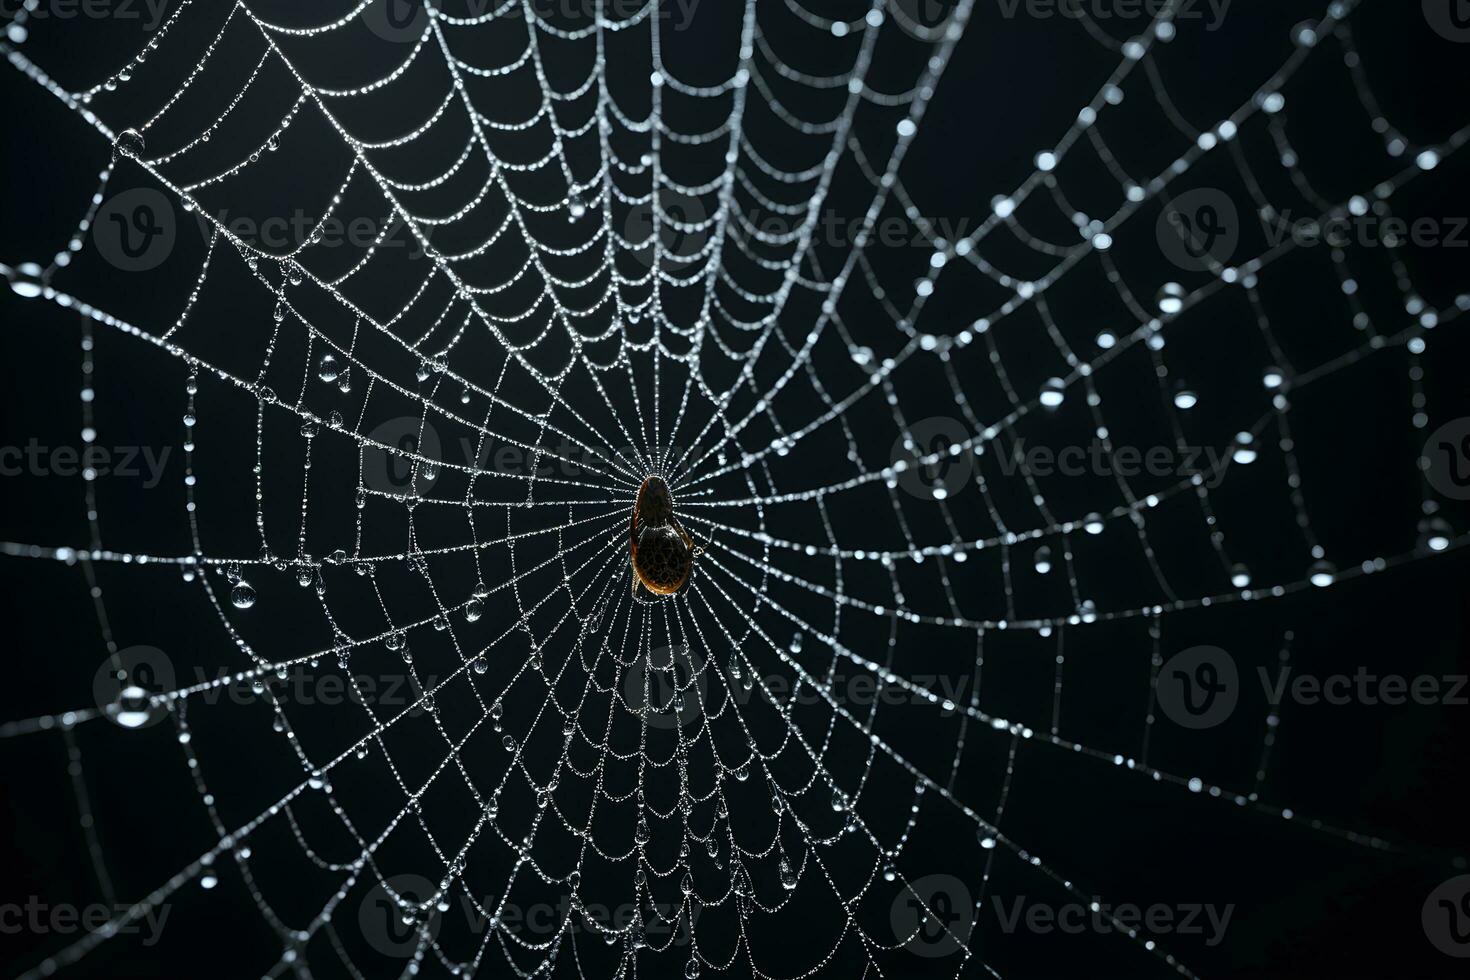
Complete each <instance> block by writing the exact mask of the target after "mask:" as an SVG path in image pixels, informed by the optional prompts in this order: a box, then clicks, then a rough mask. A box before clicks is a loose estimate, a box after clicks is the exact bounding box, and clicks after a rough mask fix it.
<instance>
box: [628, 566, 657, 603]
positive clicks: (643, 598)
mask: <svg viewBox="0 0 1470 980" xmlns="http://www.w3.org/2000/svg"><path fill="white" fill-rule="evenodd" d="M628 580H629V588H630V589H631V591H632V595H633V601H634V602H639V603H642V604H643V605H651V604H652V603H654V602H656V601H657V596H655V595H654V594H653V593H651V592H649V591H648V589H647V587H646V586H644V584H643V580H642V579H640V578H639V577H638V570H637V569H636V568H634V567H633V563H632V562H631V561H630V562H628Z"/></svg>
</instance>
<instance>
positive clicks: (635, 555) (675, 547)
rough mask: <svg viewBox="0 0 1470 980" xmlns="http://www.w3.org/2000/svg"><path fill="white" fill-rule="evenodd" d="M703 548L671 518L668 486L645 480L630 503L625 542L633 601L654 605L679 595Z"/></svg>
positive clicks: (657, 479)
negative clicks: (631, 505) (628, 523)
mask: <svg viewBox="0 0 1470 980" xmlns="http://www.w3.org/2000/svg"><path fill="white" fill-rule="evenodd" d="M706 545H707V542H706V544H705V545H696V544H695V543H694V539H693V538H691V537H690V536H689V532H688V531H686V530H684V527H683V525H681V524H680V523H679V519H678V518H676V517H675V516H674V498H673V496H672V495H671V494H670V493H669V485H668V484H667V483H665V482H664V481H663V479H662V478H660V477H657V476H650V477H649V478H648V479H646V480H644V481H643V485H642V486H641V487H639V488H638V497H637V499H636V500H635V501H634V502H633V521H632V525H631V527H630V535H629V541H628V569H629V578H630V579H631V585H632V590H633V598H634V599H637V600H638V601H639V602H654V601H657V600H659V599H666V598H668V597H669V596H675V595H680V594H682V593H683V591H684V590H685V589H686V588H688V587H689V579H690V577H691V575H692V573H693V571H694V559H696V558H698V557H699V556H700V555H702V554H704V549H705V547H706Z"/></svg>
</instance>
